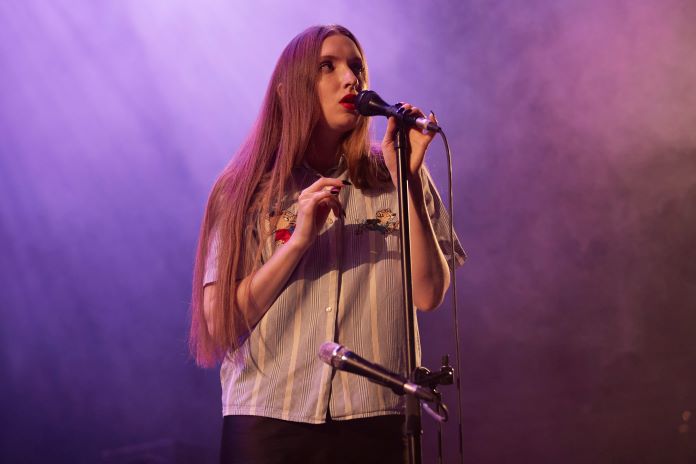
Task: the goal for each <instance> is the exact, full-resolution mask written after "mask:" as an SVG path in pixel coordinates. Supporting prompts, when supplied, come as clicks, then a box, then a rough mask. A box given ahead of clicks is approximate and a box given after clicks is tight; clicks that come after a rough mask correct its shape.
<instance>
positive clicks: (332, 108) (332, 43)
mask: <svg viewBox="0 0 696 464" xmlns="http://www.w3.org/2000/svg"><path fill="white" fill-rule="evenodd" d="M362 70H363V61H362V56H361V55H360V51H359V50H358V47H357V46H356V45H355V43H354V42H353V41H352V40H350V39H349V38H348V37H346V36H344V35H342V34H334V35H332V36H329V37H327V38H326V39H325V40H324V43H323V44H322V46H321V54H320V58H319V80H318V82H317V93H318V96H319V105H320V106H321V119H320V121H319V125H318V127H317V129H318V130H322V131H329V132H333V133H340V134H344V133H346V132H348V131H350V130H352V129H354V128H355V125H356V123H357V122H358V112H357V111H356V110H355V105H354V104H353V100H352V96H354V95H356V94H357V93H358V90H359V89H360V87H361V85H362V82H361V79H362Z"/></svg>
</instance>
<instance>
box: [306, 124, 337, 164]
mask: <svg viewBox="0 0 696 464" xmlns="http://www.w3.org/2000/svg"><path fill="white" fill-rule="evenodd" d="M340 146H341V136H340V135H336V134H327V133H324V134H317V133H315V134H314V135H313V136H312V139H311V140H310V142H309V147H307V153H306V154H305V161H306V162H307V164H308V165H309V166H310V167H311V168H312V169H314V170H315V171H317V172H319V173H322V174H324V173H326V172H327V171H329V170H331V168H333V167H335V166H336V165H337V164H338V161H339V157H340V154H339V153H338V149H339V147H340Z"/></svg>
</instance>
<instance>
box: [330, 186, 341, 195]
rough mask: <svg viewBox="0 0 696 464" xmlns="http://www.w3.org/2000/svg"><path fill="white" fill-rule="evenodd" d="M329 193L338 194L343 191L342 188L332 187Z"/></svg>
mask: <svg viewBox="0 0 696 464" xmlns="http://www.w3.org/2000/svg"><path fill="white" fill-rule="evenodd" d="M329 193H330V194H331V195H338V194H339V193H341V189H340V188H338V187H331V190H329Z"/></svg>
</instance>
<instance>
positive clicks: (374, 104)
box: [354, 90, 442, 132]
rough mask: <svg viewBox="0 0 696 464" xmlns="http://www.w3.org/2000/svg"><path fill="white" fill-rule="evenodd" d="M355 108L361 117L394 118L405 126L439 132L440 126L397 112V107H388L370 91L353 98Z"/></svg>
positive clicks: (361, 92)
mask: <svg viewBox="0 0 696 464" xmlns="http://www.w3.org/2000/svg"><path fill="white" fill-rule="evenodd" d="M354 103H355V108H356V109H357V110H358V113H360V114H362V115H363V116H386V117H390V116H394V117H395V118H396V120H397V121H399V122H401V123H402V124H404V125H406V126H415V127H418V128H419V129H421V130H428V131H431V132H440V131H441V130H442V129H440V126H438V125H437V124H435V123H434V122H431V121H430V120H429V119H428V118H423V117H416V116H411V115H410V114H404V113H400V112H399V107H398V106H395V105H390V104H388V103H387V102H385V101H384V100H382V98H381V97H380V96H379V95H377V92H374V91H372V90H361V91H360V92H358V95H357V96H356V97H355V101H354Z"/></svg>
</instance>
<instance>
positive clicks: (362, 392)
mask: <svg viewBox="0 0 696 464" xmlns="http://www.w3.org/2000/svg"><path fill="white" fill-rule="evenodd" d="M339 171H342V172H340V173H339V174H338V175H335V176H334V177H337V178H338V179H346V178H347V171H346V170H345V169H339ZM318 177H319V175H318V174H317V173H316V172H314V171H313V170H312V169H311V168H309V167H307V166H299V167H297V168H295V169H294V170H293V175H292V179H291V181H292V182H291V184H292V188H291V190H290V191H291V192H293V193H291V194H290V195H288V196H287V199H286V201H285V203H284V204H283V209H282V211H281V212H278V213H277V214H274V215H273V216H274V217H272V218H270V219H266V220H267V221H268V222H267V223H266V224H267V225H266V226H267V227H272V228H271V230H274V231H275V233H274V236H273V237H271V238H269V240H268V242H267V243H265V244H264V248H263V252H262V262H264V261H265V260H267V259H268V258H269V257H270V256H271V254H272V253H273V250H274V249H275V248H276V247H277V246H282V245H281V244H282V243H283V242H284V241H286V240H287V239H288V238H289V237H290V235H291V234H292V231H293V229H294V221H295V218H296V212H297V204H296V202H297V197H298V195H299V193H300V191H301V190H302V189H305V188H307V187H308V186H309V185H311V184H312V183H314V182H315V181H316V180H317V179H318ZM422 177H423V180H424V182H423V185H424V193H425V200H426V207H427V211H428V215H429V217H430V220H431V223H432V225H433V229H434V231H435V235H436V237H437V241H438V243H439V244H440V248H441V249H442V250H443V252H444V254H445V256H446V257H448V255H449V253H448V252H449V251H450V250H451V246H450V245H449V243H450V242H449V216H448V214H447V212H446V210H445V208H444V205H443V204H442V201H441V199H440V196H439V194H438V193H437V190H436V189H435V187H434V185H433V183H432V180H431V178H430V176H429V175H428V173H427V171H425V170H422ZM397 197H398V195H397V192H396V190H395V189H393V188H385V189H381V190H374V189H373V190H368V191H362V190H360V189H358V188H356V187H353V186H346V187H344V188H342V189H341V192H340V193H339V195H338V199H339V201H340V202H341V204H342V205H343V206H344V208H345V211H346V217H345V219H344V220H343V221H341V220H340V219H337V218H336V217H335V216H334V215H333V213H329V218H328V220H327V221H326V224H325V225H324V227H323V228H322V229H321V231H320V232H319V235H318V236H317V238H316V239H315V241H314V243H313V244H312V246H311V247H310V248H309V249H308V250H307V252H306V253H305V254H304V255H303V257H302V259H301V260H300V262H299V263H298V265H297V266H296V268H295V269H294V271H293V273H292V274H291V276H290V278H289V279H288V281H287V283H286V285H285V288H284V289H283V290H282V292H281V293H280V295H279V296H278V298H277V299H276V300H275V302H274V303H273V304H272V305H271V307H270V308H269V309H268V311H267V312H266V313H265V314H264V316H263V317H262V318H261V320H260V321H259V323H258V324H257V325H256V326H255V327H254V328H253V330H252V332H251V334H250V335H249V337H248V338H247V339H246V341H245V342H244V344H243V345H242V346H241V347H240V348H239V349H238V350H236V351H235V352H230V353H228V355H227V356H226V357H225V359H224V361H223V363H222V368H221V371H220V380H221V383H222V413H223V416H226V415H255V416H264V417H271V418H276V419H283V420H289V421H296V422H305V423H311V424H318V423H323V422H325V421H326V417H327V413H328V414H330V416H331V418H332V419H335V420H346V419H355V418H363V417H373V416H381V415H388V414H402V413H403V402H402V401H401V398H400V397H399V396H397V395H396V394H394V393H393V392H392V391H391V390H389V389H388V388H386V387H383V386H380V385H377V384H375V383H372V382H369V381H368V380H367V379H365V378H363V377H360V376H357V375H354V374H349V373H346V372H343V371H337V370H334V369H332V368H331V367H330V366H328V365H327V364H324V363H323V362H322V361H321V360H320V359H319V357H318V356H317V353H318V351H319V347H320V346H321V345H322V343H324V342H326V341H333V342H336V343H339V344H341V345H343V346H346V347H347V348H348V349H350V350H351V351H353V352H355V353H357V354H359V355H360V356H362V357H364V358H366V359H368V360H370V361H373V362H375V363H378V364H380V365H382V366H384V367H386V368H387V369H389V370H391V371H393V372H398V373H401V374H403V375H406V374H407V372H406V357H405V342H404V339H405V321H404V316H403V305H402V301H403V298H402V290H401V267H400V264H399V263H400V253H399V227H400V223H399V218H398V198H397ZM270 224H273V226H270ZM254 235H255V236H256V237H258V235H259V234H254ZM213 237H214V235H213ZM257 243H258V242H257ZM455 247H456V248H455V250H456V253H457V263H458V265H461V264H462V263H463V262H464V259H465V254H464V251H463V250H462V248H461V245H460V244H459V241H458V240H456V238H455ZM245 248H246V249H247V250H249V249H253V247H248V246H247V247H245ZM448 259H449V258H448ZM216 264H217V240H216V239H215V238H213V240H212V241H211V245H210V252H209V257H208V262H207V266H206V275H205V283H206V284H207V283H212V282H215V280H216V272H217V265H216ZM416 329H417V327H416ZM416 342H417V343H416V344H417V350H418V353H417V359H418V362H420V342H419V339H418V333H416Z"/></svg>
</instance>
